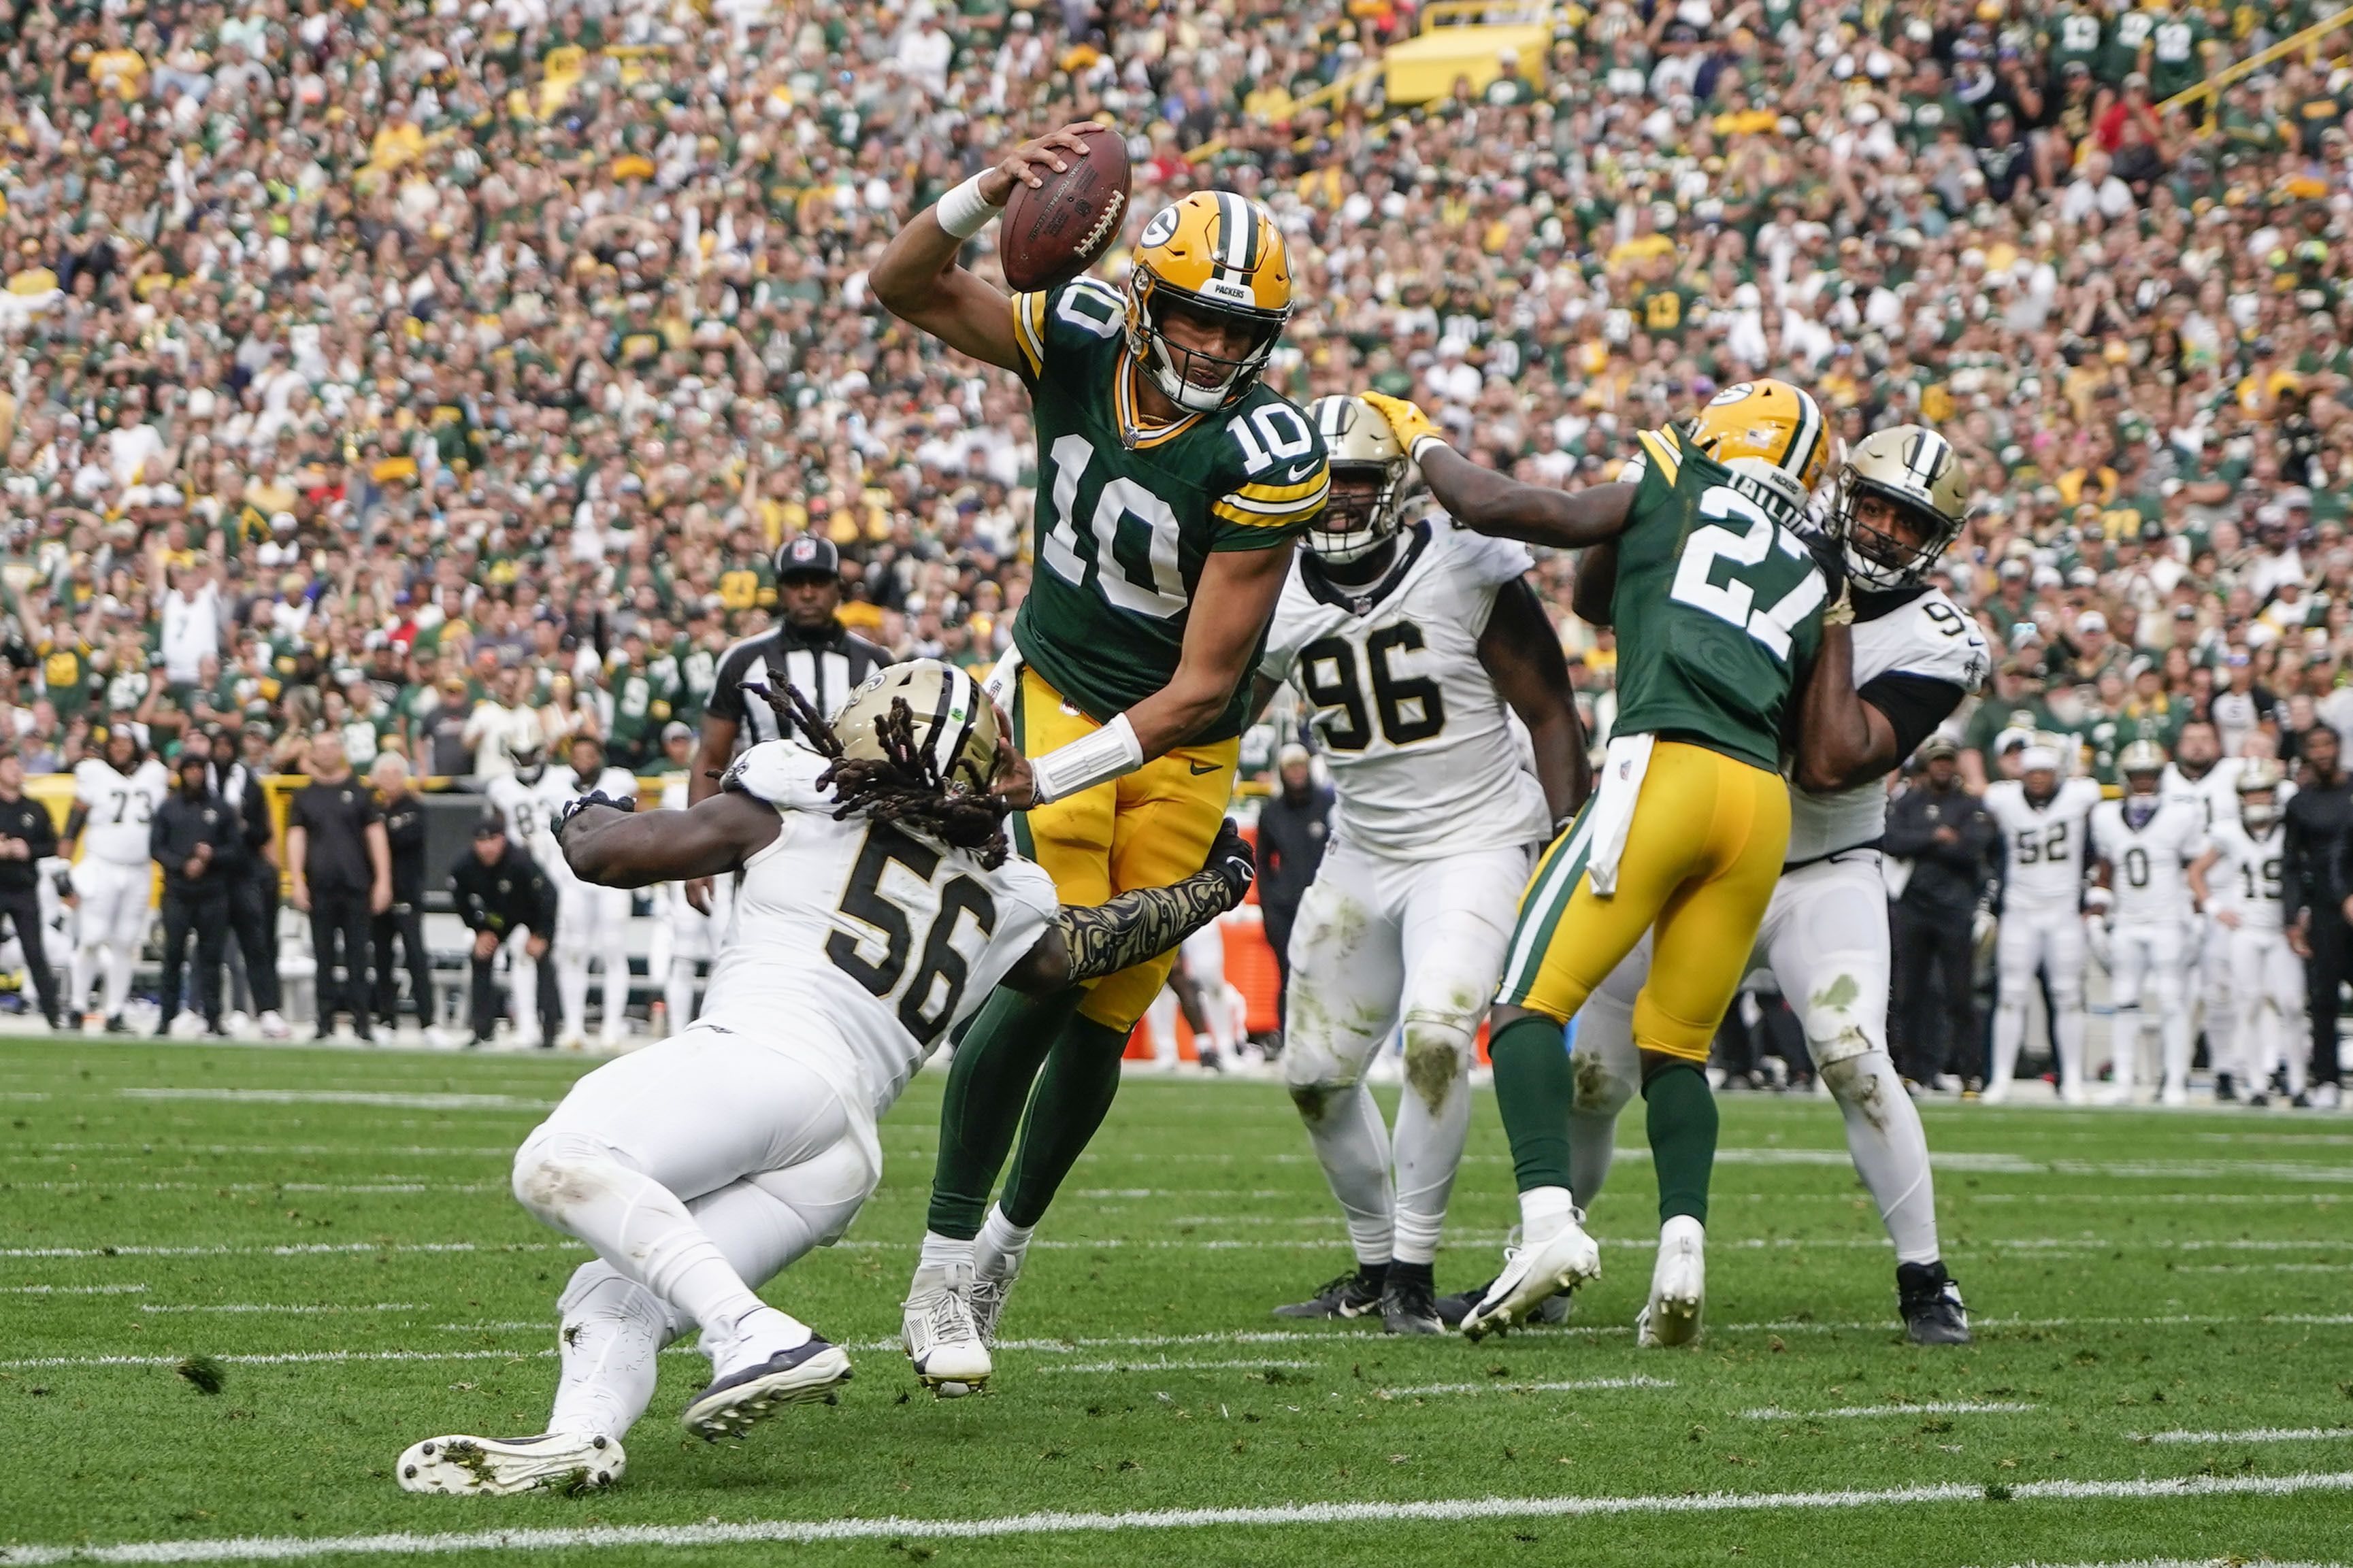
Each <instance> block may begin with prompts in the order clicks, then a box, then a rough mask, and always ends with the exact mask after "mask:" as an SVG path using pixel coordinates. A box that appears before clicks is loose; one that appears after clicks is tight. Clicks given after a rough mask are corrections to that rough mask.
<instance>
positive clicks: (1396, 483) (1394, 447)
mask: <svg viewBox="0 0 2353 1568" xmlns="http://www.w3.org/2000/svg"><path fill="white" fill-rule="evenodd" d="M1307 417H1308V418H1310V419H1312V420H1314V423H1315V428H1316V430H1317V432H1318V433H1319V434H1321V435H1322V436H1323V437H1324V450H1325V451H1326V452H1328V453H1329V454H1330V455H1331V464H1332V499H1331V500H1328V501H1326V502H1324V510H1323V512H1322V513H1321V514H1320V515H1319V516H1317V518H1316V519H1315V521H1313V522H1311V523H1309V524H1308V525H1307V539H1306V544H1307V548H1308V549H1310V550H1312V551H1314V552H1315V553H1316V554H1317V555H1318V556H1321V557H1322V558H1323V559H1324V560H1326V561H1331V562H1335V563H1336V562H1344V561H1355V560H1356V559H1358V558H1359V557H1361V556H1364V555H1366V554H1368V553H1370V552H1372V551H1373V550H1375V549H1377V548H1378V547H1379V546H1380V544H1381V543H1382V542H1384V541H1386V540H1388V539H1390V538H1393V537H1394V536H1395V535H1396V533H1397V531H1398V527H1399V525H1400V523H1401V522H1402V521H1403V520H1402V514H1401V513H1400V511H1399V510H1398V499H1399V497H1400V496H1401V495H1402V493H1403V492H1404V489H1405V476H1406V469H1407V468H1408V467H1409V464H1408V462H1407V458H1406V455H1405V448H1404V447H1400V446H1398V438H1397V437H1396V436H1395V435H1394V434H1393V433H1392V432H1391V431H1390V429H1389V422H1388V420H1386V419H1384V418H1382V417H1381V416H1380V415H1378V414H1377V413H1376V412H1375V411H1374V410H1373V408H1372V406H1371V405H1369V404H1367V403H1366V402H1364V401H1363V400H1362V399H1360V398H1356V397H1351V396H1349V395H1347V394H1345V393H1335V394H1333V395H1331V396H1329V397H1319V398H1317V399H1316V400H1315V401H1314V403H1311V404H1309V405H1307ZM1367 479H1369V480H1371V481H1372V484H1373V495H1372V500H1371V501H1370V502H1369V503H1366V504H1363V505H1359V504H1358V503H1357V502H1356V499H1355V497H1354V496H1353V495H1351V496H1349V497H1347V498H1346V499H1345V500H1343V497H1342V491H1343V489H1350V490H1353V489H1355V488H1356V485H1359V484H1362V483H1363V482H1364V481H1366V480H1367ZM1352 481H1354V482H1353V483H1352Z"/></svg>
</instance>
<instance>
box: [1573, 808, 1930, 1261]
mask: <svg viewBox="0 0 2353 1568" xmlns="http://www.w3.org/2000/svg"><path fill="white" fill-rule="evenodd" d="M1751 963H1754V964H1756V965H1757V966H1758V967H1762V968H1765V969H1769V970H1771V971H1772V972H1773V977H1774V979H1775V981H1776V982H1777V983H1778V984H1779V985H1780V987H1781V994H1782V995H1783V996H1784V997H1785V998H1787V999H1788V1004H1789V1009H1790V1011H1792V1012H1794V1013H1795V1014H1797V1016H1798V1022H1799V1026H1801V1027H1802V1028H1803V1029H1804V1030H1805V1035H1806V1050H1807V1053H1808V1054H1809V1055H1810V1056H1811V1057H1812V1058H1814V1068H1815V1070H1816V1071H1817V1072H1819V1073H1820V1074H1821V1079H1822V1082H1823V1083H1824V1084H1825V1085H1827V1086H1828V1087H1829V1089H1830V1091H1831V1098H1833V1099H1835V1100H1837V1101H1838V1106H1839V1113H1840V1115H1841V1117H1843V1118H1844V1119H1845V1121H1846V1145H1847V1152H1848V1154H1849V1155H1850V1156H1852V1159H1853V1161H1854V1169H1855V1173H1856V1174H1857V1175H1859V1176H1861V1177H1862V1184H1863V1185H1864V1186H1866V1187H1868V1188H1869V1189H1870V1190H1871V1195H1872V1197H1873V1200H1874V1201H1875V1202H1876V1203H1877V1204H1878V1205H1879V1217H1880V1221H1881V1223H1882V1224H1883V1225H1885V1226H1887V1235H1888V1239H1889V1240H1891V1241H1893V1242H1894V1244H1895V1260H1896V1261H1897V1262H1899V1263H1929V1262H1933V1261H1935V1260H1936V1258H1937V1257H1938V1256H1939V1253H1938V1247H1937V1239H1936V1182H1935V1180H1934V1178H1933V1177H1932V1176H1931V1175H1930V1174H1929V1171H1928V1135H1927V1132H1926V1130H1924V1129H1923V1128H1922V1127H1921V1125H1920V1111H1919V1109H1918V1107H1916V1106H1915V1105H1914V1104H1913V1103H1912V1097H1911V1095H1910V1094H1909V1093H1907V1092H1905V1088H1904V1079H1903V1078H1902V1077H1901V1076H1900V1075H1899V1074H1898V1073H1897V1072H1896V1070H1895V1064H1894V1061H1893V1060H1891V1059H1890V1058H1889V1056H1888V1054H1887V994H1888V989H1889V985H1890V981H1891V974H1892V971H1893V964H1892V960H1891V958H1890V955H1889V947H1888V935H1887V884H1886V880H1885V878H1884V874H1883V871H1882V870H1881V868H1880V858H1879V852H1878V851H1877V850H1875V849H1857V850H1850V851H1848V852H1846V853H1844V854H1841V855H1840V856H1838V857H1836V858H1833V859H1829V860H1818V861H1816V862H1814V863H1813V864H1812V865H1810V866H1805V867H1801V868H1799V869H1797V870H1795V871H1790V872H1788V873H1786V874H1785V875H1784V876H1783V877H1782V878H1781V880H1780V881H1779V883H1778V884H1777V885H1776V886H1775V888H1774V889H1773V899H1772V901H1771V902H1770V903H1768V904H1767V905H1766V907H1765V920H1764V923H1763V924H1762V925H1760V926H1759V927H1758V928H1757V948H1756V952H1755V953H1754V954H1753V955H1752V957H1751ZM1650 973H1651V939H1650V938H1649V937H1648V936H1645V937H1644V938H1643V939H1642V941H1641V943H1640V944H1639V945H1638V946H1636V948H1635V949H1634V951H1633V952H1630V953H1629V954H1628V955H1627V956H1626V959H1625V961H1624V962H1623V963H1620V964H1619V965H1618V967H1617V968H1616V969H1614V970H1612V971H1610V973H1609V979H1608V980H1606V981H1604V982H1603V983H1602V984H1601V988H1600V989H1599V990H1598V991H1596V992H1594V994H1592V995H1590V996H1588V998H1586V1003H1585V1006H1584V1007H1583V1008H1582V1009H1581V1010H1580V1011H1579V1012H1578V1013H1577V1042H1576V1048H1575V1052H1574V1066H1575V1072H1576V1079H1577V1100H1576V1102H1575V1103H1576V1110H1574V1112H1573V1113H1572V1114H1571V1117H1570V1120H1569V1141H1568V1147H1569V1190H1570V1191H1571V1192H1572V1193H1574V1194H1576V1198H1577V1203H1578V1204H1579V1205H1581V1206H1584V1207H1588V1208H1589V1207H1591V1206H1592V1204H1593V1200H1594V1199H1595V1198H1596V1197H1597V1196H1599V1194H1600V1191H1601V1184H1602V1182H1603V1181H1604V1179H1606V1178H1607V1177H1608V1175H1609V1159H1610V1154H1611V1152H1612V1151H1613V1149H1614V1147H1615V1145H1616V1142H1617V1136H1618V1113H1619V1112H1620V1110H1624V1109H1625V1106H1626V1103H1627V1102H1628V1101H1629V1100H1632V1099H1633V1098H1634V1095H1635V1093H1636V1091H1637V1090H1638V1089H1641V1076H1642V1069H1641V1053H1640V1051H1638V1050H1637V1049H1636V1048H1635V1045H1634V997H1635V995H1636V994H1638V993H1639V992H1641V989H1642V983H1643V981H1644V980H1646V979H1648V978H1649V976H1650Z"/></svg>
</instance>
